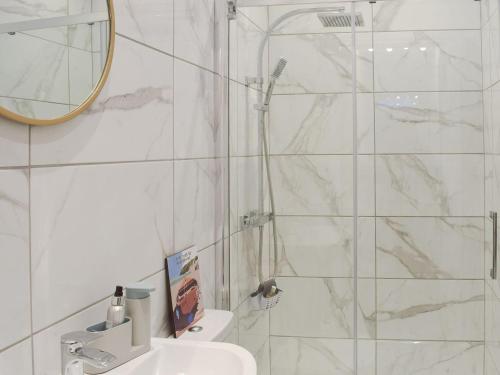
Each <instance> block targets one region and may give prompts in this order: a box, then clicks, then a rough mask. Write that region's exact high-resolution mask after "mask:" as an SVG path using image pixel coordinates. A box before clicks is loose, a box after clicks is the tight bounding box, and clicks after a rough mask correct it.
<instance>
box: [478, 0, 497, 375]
mask: <svg viewBox="0 0 500 375" xmlns="http://www.w3.org/2000/svg"><path fill="white" fill-rule="evenodd" d="M481 30H482V44H483V100H484V133H485V144H484V145H485V154H486V155H485V159H486V162H485V167H486V180H485V181H486V186H485V192H486V204H485V208H486V209H485V225H486V231H485V233H486V245H487V246H486V251H485V257H486V261H485V275H486V285H485V288H486V289H485V295H486V306H485V307H486V312H485V320H486V321H485V341H486V342H485V375H496V374H499V373H500V359H499V358H500V357H499V355H500V318H499V312H500V310H499V307H500V293H499V291H500V284H499V283H498V281H497V280H492V279H491V278H490V277H489V273H490V269H491V267H492V256H493V253H492V235H493V230H492V229H493V223H492V221H491V219H490V218H489V212H490V211H497V212H500V200H499V199H500V175H499V172H500V159H499V155H500V138H499V134H500V133H499V130H500V123H499V118H500V117H499V116H500V113H499V112H498V107H499V106H500V96H499V95H498V94H499V90H500V89H499V88H500V8H499V2H498V1H497V0H485V1H482V2H481Z"/></svg>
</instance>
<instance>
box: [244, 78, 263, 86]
mask: <svg viewBox="0 0 500 375" xmlns="http://www.w3.org/2000/svg"><path fill="white" fill-rule="evenodd" d="M263 83H264V78H262V77H260V78H259V77H245V84H246V85H247V86H250V85H262V84H263Z"/></svg>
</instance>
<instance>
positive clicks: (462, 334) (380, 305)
mask: <svg viewBox="0 0 500 375" xmlns="http://www.w3.org/2000/svg"><path fill="white" fill-rule="evenodd" d="M377 300H378V302H377V316H378V320H377V337H378V338H379V339H400V340H462V341H481V340H482V339H483V337H484V322H483V321H484V282H483V281H480V280H477V281H469V280H456V281H453V280H451V281H450V280H388V279H386V280H378V281H377Z"/></svg>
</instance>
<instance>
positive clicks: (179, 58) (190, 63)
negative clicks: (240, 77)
mask: <svg viewBox="0 0 500 375" xmlns="http://www.w3.org/2000/svg"><path fill="white" fill-rule="evenodd" d="M116 35H118V36H120V37H121V38H123V39H126V40H128V41H131V42H133V43H136V44H139V45H141V46H143V47H146V48H149V49H151V50H153V51H156V52H158V53H161V54H162V55H165V56H169V57H172V58H173V59H174V60H177V61H181V62H184V63H187V64H189V65H192V66H194V67H196V68H199V69H201V70H204V71H206V72H208V73H212V74H214V75H216V76H219V77H221V78H226V77H224V76H223V75H221V74H220V73H218V72H216V71H215V70H211V69H209V68H206V67H204V66H202V65H199V64H196V63H194V62H192V61H189V60H187V59H185V58H183V57H179V56H176V55H174V54H172V53H170V52H166V51H163V50H161V49H159V48H156V47H153V46H150V45H149V44H146V43H144V42H141V41H139V40H137V39H134V38H132V37H129V36H127V35H124V34H121V33H118V32H117V33H116Z"/></svg>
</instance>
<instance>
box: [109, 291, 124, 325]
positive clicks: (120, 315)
mask: <svg viewBox="0 0 500 375" xmlns="http://www.w3.org/2000/svg"><path fill="white" fill-rule="evenodd" d="M123 322H125V298H123V287H121V286H117V287H116V290H115V294H114V296H113V298H112V299H111V306H110V307H109V308H108V316H107V318H106V329H110V328H113V327H116V326H118V325H120V324H122V323H123Z"/></svg>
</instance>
